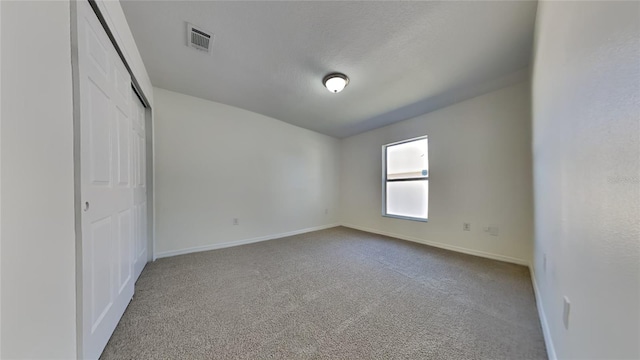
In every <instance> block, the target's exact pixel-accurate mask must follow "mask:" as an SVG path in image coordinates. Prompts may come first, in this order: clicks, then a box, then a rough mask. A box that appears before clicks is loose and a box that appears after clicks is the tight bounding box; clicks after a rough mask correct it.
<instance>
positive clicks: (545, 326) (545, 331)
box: [529, 264, 558, 360]
mask: <svg viewBox="0 0 640 360" xmlns="http://www.w3.org/2000/svg"><path fill="white" fill-rule="evenodd" d="M529 273H530V274H531V283H532V284H533V293H534V294H535V297H536V307H537V308H538V317H539V318H540V326H542V335H543V336H544V344H545V345H546V346H547V356H548V357H549V360H558V356H557V355H556V348H555V346H553V339H552V338H551V330H550V329H549V323H548V322H547V315H545V312H544V307H543V306H542V299H541V298H540V289H539V288H538V282H537V281H536V273H535V272H534V271H533V264H529Z"/></svg>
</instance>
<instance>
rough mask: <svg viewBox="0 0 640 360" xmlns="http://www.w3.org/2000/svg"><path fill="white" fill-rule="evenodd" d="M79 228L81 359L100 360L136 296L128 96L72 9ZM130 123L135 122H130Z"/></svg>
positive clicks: (120, 70)
mask: <svg viewBox="0 0 640 360" xmlns="http://www.w3.org/2000/svg"><path fill="white" fill-rule="evenodd" d="M76 4H77V10H78V11H77V16H78V18H77V29H78V72H79V78H78V81H79V94H78V95H79V102H80V194H81V195H80V196H81V199H80V201H81V204H80V206H81V227H82V245H81V246H82V260H81V261H82V267H81V269H82V270H81V271H82V273H81V279H82V280H81V284H82V293H81V294H82V295H81V296H82V300H81V306H82V347H81V349H82V354H80V356H81V357H82V358H84V359H96V358H98V357H99V356H100V354H101V353H102V351H103V350H104V347H105V345H106V344H107V342H108V340H109V338H110V337H111V335H112V333H113V331H114V329H115V327H116V325H117V324H118V321H119V320H120V318H121V317H122V315H123V313H124V311H125V309H126V307H127V305H128V304H129V301H131V298H132V297H133V292H134V282H135V278H134V273H133V271H134V270H133V259H134V247H135V246H137V245H136V244H135V237H136V231H137V230H136V222H138V221H140V220H138V218H139V217H141V215H140V214H139V213H138V210H137V209H136V207H135V204H134V191H135V190H134V189H135V188H136V186H135V184H134V181H137V178H136V177H135V176H134V173H136V172H137V171H138V169H137V168H134V161H133V159H134V157H133V154H134V153H135V152H136V151H138V150H134V149H133V147H134V146H135V147H139V146H140V145H138V139H135V140H134V139H133V138H134V137H135V136H136V135H135V134H136V133H135V132H134V130H133V129H134V126H133V122H134V121H137V117H138V114H137V113H135V114H134V113H133V111H132V109H133V104H132V100H133V98H132V92H133V90H132V88H131V78H130V75H129V72H128V71H127V69H126V68H125V66H124V64H123V62H122V60H121V59H120V57H119V56H118V54H117V52H116V50H115V48H114V47H113V45H112V43H111V41H110V40H109V38H108V36H107V34H106V32H105V30H104V29H103V27H102V25H101V24H100V22H99V21H98V18H97V16H96V14H95V13H94V12H93V10H92V9H91V7H90V5H89V3H88V2H87V1H78V2H77V3H76ZM134 118H135V119H134Z"/></svg>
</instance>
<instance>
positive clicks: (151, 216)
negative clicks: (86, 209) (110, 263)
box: [70, 0, 156, 358]
mask: <svg viewBox="0 0 640 360" xmlns="http://www.w3.org/2000/svg"><path fill="white" fill-rule="evenodd" d="M81 1H88V3H89V5H90V6H91V9H92V10H93V12H94V13H95V15H96V17H97V19H98V21H99V22H100V24H101V25H102V28H103V29H104V30H105V32H106V34H107V36H108V38H109V40H110V42H111V44H112V45H113V47H114V48H115V50H116V53H117V54H118V57H119V58H120V60H121V61H122V63H123V64H124V66H125V68H126V70H127V72H128V73H129V74H130V76H131V86H132V88H133V90H134V92H135V93H136V95H137V96H138V97H139V98H140V100H141V101H142V104H143V105H144V107H145V132H146V150H147V152H146V157H147V158H146V160H147V163H146V164H147V166H146V182H147V184H146V185H147V263H148V262H151V261H155V260H156V256H155V228H156V226H155V213H156V211H155V191H154V179H155V146H154V129H153V125H154V121H153V115H154V113H153V109H152V107H151V103H150V102H149V100H148V98H147V96H146V95H145V93H144V91H143V90H142V87H141V86H140V83H139V82H138V80H137V78H136V76H135V74H134V73H133V71H132V70H131V67H130V66H129V63H128V62H127V59H126V58H125V56H124V54H123V52H122V49H121V47H120V46H119V44H118V42H117V41H116V38H115V36H114V34H113V32H112V31H111V29H110V28H109V25H108V23H107V21H106V20H105V17H104V15H103V14H102V11H101V10H100V7H99V6H98V4H97V2H96V0H81ZM77 6H78V4H77V3H76V2H75V1H71V2H70V22H71V69H72V78H73V79H72V80H73V160H74V217H75V233H76V238H75V244H76V357H77V358H81V357H82V354H83V341H84V339H83V337H84V334H83V316H84V314H83V304H84V303H83V297H82V293H83V278H82V275H83V274H82V261H83V259H82V208H81V202H82V201H81V199H82V198H81V166H80V152H81V150H80V139H81V138H80V107H81V104H80V78H79V68H78V26H77V17H78V8H77ZM134 296H135V295H134Z"/></svg>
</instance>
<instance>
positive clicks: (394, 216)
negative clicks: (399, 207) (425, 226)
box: [382, 214, 429, 222]
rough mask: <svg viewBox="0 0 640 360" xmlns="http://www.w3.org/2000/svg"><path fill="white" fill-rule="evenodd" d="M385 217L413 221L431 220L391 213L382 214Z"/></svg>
mask: <svg viewBox="0 0 640 360" xmlns="http://www.w3.org/2000/svg"><path fill="white" fill-rule="evenodd" d="M382 216H384V217H388V218H394V219H400V220H411V221H419V222H429V219H428V218H426V219H425V218H417V217H411V216H402V215H390V214H382Z"/></svg>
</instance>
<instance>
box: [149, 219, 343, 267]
mask: <svg viewBox="0 0 640 360" xmlns="http://www.w3.org/2000/svg"><path fill="white" fill-rule="evenodd" d="M336 226H340V224H329V225H322V226H316V227H311V228H306V229H300V230H294V231H289V232H286V233H280V234H273V235H267V236H260V237H256V238H251V239H243V240H235V241H229V242H224V243H218V244H211V245H203V246H196V247H190V248H186V249H179V250H169V251H163V252H159V253H157V254H155V258H156V259H160V258H165V257H169V256H176V255H184V254H190V253H194V252H200V251H209V250H216V249H224V248H228V247H233V246H240V245H245V244H253V243H257V242H261V241H267V240H273V239H279V238H283V237H287V236H293V235H298V234H304V233H308V232H312V231H318V230H324V229H329V228H332V227H336Z"/></svg>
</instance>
